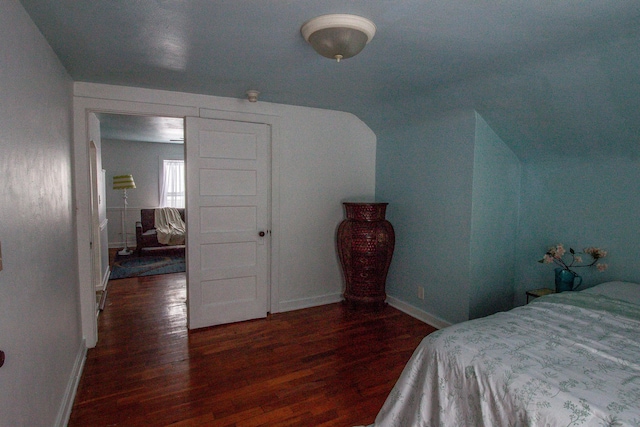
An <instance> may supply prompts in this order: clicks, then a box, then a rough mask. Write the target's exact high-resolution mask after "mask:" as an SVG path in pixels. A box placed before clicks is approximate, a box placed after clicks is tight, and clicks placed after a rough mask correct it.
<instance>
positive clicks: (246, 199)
mask: <svg viewBox="0 0 640 427" xmlns="http://www.w3.org/2000/svg"><path fill="white" fill-rule="evenodd" d="M185 140H186V143H185V150H186V159H187V162H186V175H187V250H188V256H187V300H188V318H189V328H190V329H195V328H202V327H206V326H213V325H219V324H223V323H230V322H238V321H242V320H249V319H257V318H261V317H266V315H267V307H268V297H269V241H270V239H269V236H270V234H269V189H270V176H271V175H270V146H271V128H270V126H269V125H266V124H257V123H246V122H237V121H227V120H214V119H202V118H195V117H187V119H186V138H185Z"/></svg>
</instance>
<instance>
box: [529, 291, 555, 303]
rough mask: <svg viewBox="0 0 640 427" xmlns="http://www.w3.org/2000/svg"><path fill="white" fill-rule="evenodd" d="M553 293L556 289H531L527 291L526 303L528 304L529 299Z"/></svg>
mask: <svg viewBox="0 0 640 427" xmlns="http://www.w3.org/2000/svg"><path fill="white" fill-rule="evenodd" d="M555 293H556V291H554V290H553V289H549V288H540V289H533V290H530V291H527V304H529V301H530V300H531V299H535V298H538V297H543V296H545V295H549V294H555Z"/></svg>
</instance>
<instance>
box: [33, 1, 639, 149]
mask: <svg viewBox="0 0 640 427" xmlns="http://www.w3.org/2000/svg"><path fill="white" fill-rule="evenodd" d="M21 1H22V4H23V5H24V7H25V9H26V10H27V12H28V13H29V14H30V15H31V17H32V19H33V20H34V22H35V23H36V25H37V26H38V27H39V28H40V30H41V32H42V33H43V34H44V36H45V37H46V39H47V40H48V41H49V43H50V44H51V46H52V48H53V49H54V51H55V52H56V54H57V55H58V56H59V58H60V60H61V61H62V63H63V64H64V65H65V67H66V68H67V70H68V71H69V73H70V75H71V76H72V78H73V79H74V80H75V81H84V82H95V83H107V84H115V85H125V86H137V87H144V88H157V89H165V90H175V91H183V92H190V93H200V94H209V95H217V96H225V97H235V98H245V92H246V91H247V90H248V89H256V90H259V91H260V92H261V94H260V101H267V102H276V103H284V104H292V105H301V106H310V107H318V108H327V109H335V110H341V111H348V112H351V113H353V114H355V115H357V116H358V117H360V118H361V119H362V120H363V121H364V122H365V123H367V124H368V125H369V126H370V127H371V128H372V129H373V130H374V132H376V133H379V132H382V131H384V132H385V134H388V132H389V131H390V129H393V128H394V127H398V126H410V125H413V124H415V123H419V122H420V120H422V119H423V118H424V117H425V116H427V115H429V114H434V113H436V112H438V111H441V110H444V109H450V108H451V109H455V108H472V109H475V110H476V111H478V112H479V113H480V114H481V115H482V116H483V117H484V118H485V120H486V121H487V122H488V123H489V124H490V125H491V126H492V128H493V129H494V130H495V131H496V133H497V134H498V135H499V136H500V137H501V138H502V139H503V140H504V141H505V142H506V143H507V144H509V145H510V146H511V147H512V149H513V150H514V152H515V153H516V154H517V155H518V156H519V157H520V158H521V159H522V160H525V161H526V160H529V159H539V158H544V157H545V156H549V155H554V156H559V155H562V156H602V155H607V156H634V157H635V156H638V155H640V73H639V71H638V70H639V69H640V53H639V48H640V2H638V0H615V1H611V0H592V1H584V0H582V1H578V0H420V1H417V0H352V1H345V0H339V1H338V0H295V1H294V0H260V1H257V0H252V1H247V0H233V1H226V0H225V1H220V0H191V1H189V0H178V1H176V0H140V1H121V2H114V1H91V2H78V1H76V0H21ZM328 13H353V14H357V15H361V16H363V17H366V18H368V19H370V20H372V21H373V22H375V24H376V26H377V33H376V35H375V37H374V39H373V40H372V41H371V43H370V44H369V45H368V46H367V47H366V48H365V50H364V51H363V52H362V53H360V54H359V55H358V56H356V57H354V58H350V59H348V60H344V61H342V62H340V63H336V62H335V61H332V60H329V59H326V58H323V57H321V56H319V55H318V54H316V53H315V52H314V51H313V50H312V48H311V47H310V46H309V45H307V44H306V42H305V41H304V39H303V38H302V36H301V35H300V27H301V25H302V24H303V23H304V22H305V21H307V20H309V19H311V18H314V17H316V16H319V15H323V14H328ZM260 101H259V102H260Z"/></svg>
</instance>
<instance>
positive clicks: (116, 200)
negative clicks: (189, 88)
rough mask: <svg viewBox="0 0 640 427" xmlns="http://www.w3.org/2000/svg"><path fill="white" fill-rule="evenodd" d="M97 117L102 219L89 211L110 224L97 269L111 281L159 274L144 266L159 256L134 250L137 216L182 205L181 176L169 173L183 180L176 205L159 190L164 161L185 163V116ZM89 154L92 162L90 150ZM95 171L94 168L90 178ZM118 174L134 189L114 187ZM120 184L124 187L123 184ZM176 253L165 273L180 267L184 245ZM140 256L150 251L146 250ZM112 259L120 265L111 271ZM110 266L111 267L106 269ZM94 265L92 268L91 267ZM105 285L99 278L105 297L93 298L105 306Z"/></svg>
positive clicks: (98, 289)
mask: <svg viewBox="0 0 640 427" xmlns="http://www.w3.org/2000/svg"><path fill="white" fill-rule="evenodd" d="M95 116H96V118H97V120H98V123H99V141H98V146H99V149H98V153H97V156H96V157H98V163H99V164H100V165H101V167H102V173H103V174H104V178H103V180H102V181H103V182H102V188H100V189H98V192H99V193H100V192H102V193H103V195H102V197H103V198H104V201H105V203H104V205H105V206H103V208H102V209H101V210H99V211H98V215H100V216H101V217H103V218H96V216H97V215H96V213H95V212H96V211H95V210H93V212H92V217H93V221H92V225H93V224H96V223H106V224H107V225H108V227H107V230H106V232H103V240H105V242H103V244H102V245H100V251H102V254H101V261H102V262H99V263H98V266H97V268H99V269H100V271H101V273H102V274H101V275H102V277H105V276H106V278H107V279H109V274H111V278H112V279H117V278H124V277H127V276H128V275H129V276H130V275H136V274H152V273H154V272H162V271H163V269H161V268H154V269H152V270H151V269H149V268H150V267H149V268H147V267H145V264H144V263H145V262H147V263H148V264H150V265H151V266H154V265H156V266H157V265H158V263H159V262H162V261H161V260H162V257H158V256H154V257H150V256H146V257H140V256H139V255H143V253H142V251H139V250H138V249H139V248H137V245H138V242H137V234H138V233H137V227H136V226H137V224H138V223H139V221H140V220H141V218H140V213H141V211H142V210H144V209H149V210H153V209H155V208H157V207H164V206H172V207H177V208H184V207H185V206H184V174H181V175H178V176H175V177H172V178H174V179H176V180H179V181H181V182H180V184H182V192H183V194H182V196H183V198H182V199H179V198H177V197H173V198H172V199H171V201H174V202H177V203H180V202H181V205H180V206H177V205H176V206H173V205H174V204H175V203H173V204H170V205H167V204H166V203H165V202H164V200H163V192H162V189H163V183H164V181H163V178H164V173H165V172H166V171H165V170H164V169H163V164H164V163H163V161H164V160H171V161H174V162H184V119H183V118H175V117H161V116H146V115H145V116H142V115H131V114H116V113H96V114H95ZM92 153H93V150H92ZM91 158H92V165H93V163H94V161H93V158H94V155H93V154H92V155H91ZM92 170H93V168H92ZM93 175H94V174H93V172H92V177H93ZM121 176H128V177H129V178H128V179H127V183H128V186H129V187H133V188H129V189H126V190H123V189H120V188H118V189H115V186H114V185H113V184H114V177H121ZM121 180H122V179H120V181H121ZM92 184H93V183H92ZM118 187H122V185H121V183H119V185H118ZM165 199H166V197H165ZM145 231H146V230H145ZM94 234H95V233H94ZM152 237H153V236H151V237H150V238H147V237H146V236H145V239H146V240H145V241H148V240H153V238H152ZM106 241H108V244H106ZM114 249H116V250H115V251H114ZM109 252H111V257H110V258H108V255H107V254H108V253H109ZM174 252H176V251H174ZM179 252H180V254H179V255H182V257H174V258H176V259H178V258H181V259H182V261H181V262H178V261H176V260H173V258H172V261H171V262H172V263H173V265H172V266H171V268H169V269H168V270H169V271H171V269H172V268H175V266H176V265H177V266H179V265H183V266H184V252H185V251H184V245H183V249H182V251H179ZM166 254H167V251H164V252H163V251H162V250H159V251H155V255H166ZM105 255H106V256H105ZM144 255H148V254H147V253H146V251H145V253H144ZM114 256H115V260H114ZM168 259H169V258H168ZM114 261H115V262H116V263H117V266H118V267H116V268H115V269H114V268H113V265H114ZM167 262H169V261H167ZM110 266H111V271H109V269H110ZM94 268H96V267H95V265H94ZM141 272H142V273H141ZM107 283H108V282H104V281H103V283H102V286H101V287H98V288H96V290H97V291H98V292H101V293H102V295H103V298H102V300H98V299H97V301H100V304H104V295H105V291H108V289H106V285H107Z"/></svg>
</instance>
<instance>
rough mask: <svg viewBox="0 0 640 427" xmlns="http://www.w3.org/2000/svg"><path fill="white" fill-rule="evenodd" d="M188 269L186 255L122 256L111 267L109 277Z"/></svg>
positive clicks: (117, 277)
mask: <svg viewBox="0 0 640 427" xmlns="http://www.w3.org/2000/svg"><path fill="white" fill-rule="evenodd" d="M185 269H186V265H185V261H184V256H175V255H167V256H163V255H153V256H140V257H138V256H135V255H129V256H120V255H116V259H115V261H114V262H113V266H112V267H111V275H110V276H109V279H110V280H111V279H125V278H127V277H139V276H154V275H156V274H168V273H181V272H184V271H185Z"/></svg>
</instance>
